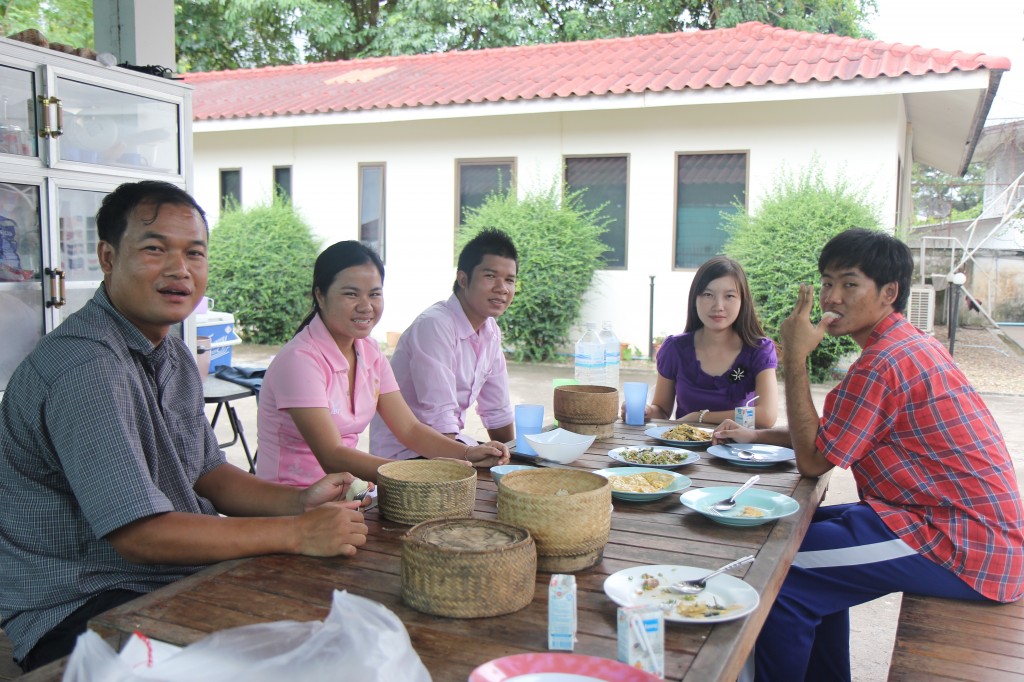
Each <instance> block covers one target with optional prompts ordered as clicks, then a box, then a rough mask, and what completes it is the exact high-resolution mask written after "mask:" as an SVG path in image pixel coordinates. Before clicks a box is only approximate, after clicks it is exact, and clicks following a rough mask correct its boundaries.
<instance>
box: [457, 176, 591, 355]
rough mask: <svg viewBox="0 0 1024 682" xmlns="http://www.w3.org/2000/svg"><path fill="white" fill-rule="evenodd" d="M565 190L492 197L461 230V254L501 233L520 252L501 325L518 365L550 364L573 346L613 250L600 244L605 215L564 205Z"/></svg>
mask: <svg viewBox="0 0 1024 682" xmlns="http://www.w3.org/2000/svg"><path fill="white" fill-rule="evenodd" d="M558 189H559V188H558V185H557V184H555V185H553V186H552V187H551V188H550V189H547V190H542V191H539V192H535V193H532V194H528V195H527V196H525V197H523V198H522V199H517V198H516V196H515V193H514V191H512V192H508V193H506V194H492V195H491V196H489V197H488V198H487V200H486V201H485V202H484V204H483V205H482V206H480V208H478V209H470V210H468V211H467V212H466V220H465V224H464V225H463V226H462V228H461V229H460V230H459V234H458V239H457V242H458V243H457V245H456V246H457V250H461V249H462V246H463V245H464V244H465V243H466V242H467V241H469V240H470V239H471V238H472V237H473V236H474V235H475V234H477V233H478V232H480V231H481V230H483V229H486V228H497V229H499V230H502V231H504V232H505V233H506V234H508V236H509V237H511V238H512V241H513V242H514V243H515V245H516V250H517V251H518V252H519V276H518V282H517V284H516V297H515V300H513V301H512V305H511V306H509V309H508V310H507V311H506V312H505V314H504V315H502V316H501V317H500V318H498V324H499V325H500V327H501V331H502V336H503V339H504V342H505V344H506V346H507V347H508V348H509V350H510V356H511V357H512V358H513V359H514V360H533V361H543V360H548V359H550V358H553V357H554V356H555V354H556V352H557V351H558V349H559V348H560V347H563V346H564V345H565V343H566V341H567V336H568V334H569V328H570V327H571V326H572V325H573V323H574V322H576V320H577V318H578V317H579V314H580V308H581V306H582V304H583V295H584V294H585V293H586V291H587V289H588V288H589V287H590V283H591V280H593V278H594V272H595V271H596V270H597V269H598V268H599V267H601V266H602V264H603V262H602V260H601V254H602V253H604V252H605V251H606V250H607V247H606V246H605V245H604V243H603V242H602V241H601V239H600V237H601V234H602V233H603V232H604V231H605V228H604V225H605V221H604V220H603V219H602V218H600V217H599V210H600V209H597V210H594V211H588V210H586V209H584V208H582V206H581V205H580V202H579V194H568V195H567V196H566V198H565V199H564V200H561V199H560V198H559V191H558Z"/></svg>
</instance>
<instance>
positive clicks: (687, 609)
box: [604, 565, 760, 623]
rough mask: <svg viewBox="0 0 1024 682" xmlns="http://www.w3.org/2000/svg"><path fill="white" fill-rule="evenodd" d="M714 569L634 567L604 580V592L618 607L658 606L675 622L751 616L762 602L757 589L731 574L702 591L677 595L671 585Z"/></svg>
mask: <svg viewBox="0 0 1024 682" xmlns="http://www.w3.org/2000/svg"><path fill="white" fill-rule="evenodd" d="M712 570H713V569H710V568H697V567H695V566H671V565H660V566H633V567H632V568H624V569H623V570H621V571H618V572H617V573H612V574H611V575H610V576H608V577H607V578H605V581H604V593H605V594H606V595H608V598H609V599H611V600H612V601H613V602H615V603H616V604H618V605H619V606H638V605H657V606H660V607H661V609H662V611H664V613H665V620H667V621H673V622H676V623H721V622H724V621H729V620H736V619H738V618H742V617H743V616H746V615H747V614H749V613H751V612H752V611H753V610H754V609H756V608H757V605H758V603H759V602H760V597H758V594H757V590H755V589H754V588H753V587H751V586H750V585H748V584H747V583H745V582H743V581H742V580H740V579H739V578H736V577H734V576H731V575H727V574H724V573H723V574H721V575H716V576H715V577H714V578H712V579H711V580H709V581H708V584H707V587H706V588H705V589H704V591H703V592H698V593H697V594H678V593H676V592H673V591H672V590H670V589H669V585H671V584H672V583H674V582H678V581H680V580H689V579H691V578H700V577H703V576H705V575H707V574H708V573H710V572H711V571H712Z"/></svg>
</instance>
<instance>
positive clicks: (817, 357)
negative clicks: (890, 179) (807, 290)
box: [724, 163, 878, 382]
mask: <svg viewBox="0 0 1024 682" xmlns="http://www.w3.org/2000/svg"><path fill="white" fill-rule="evenodd" d="M724 217H725V221H726V222H725V229H726V231H727V232H729V235H730V236H729V240H728V241H727V242H726V245H725V252H726V253H727V254H728V255H729V256H730V257H732V258H734V259H736V260H737V261H739V262H740V264H741V265H743V269H744V270H746V273H747V279H748V280H749V281H750V292H751V297H752V298H753V300H754V305H755V306H756V307H757V311H758V315H759V317H760V319H761V323H762V324H763V325H764V330H765V332H766V333H767V334H768V335H769V336H770V337H772V338H773V339H775V340H776V341H778V340H779V326H780V325H781V324H782V321H783V320H784V319H785V318H786V317H787V316H788V315H789V314H790V313H791V312H792V310H793V306H794V305H795V304H796V299H797V294H798V293H799V290H800V283H801V282H808V283H811V284H814V291H815V294H818V293H819V291H820V280H821V276H820V274H819V273H818V255H819V253H820V252H821V249H822V247H823V246H824V245H825V242H827V241H828V240H829V239H830V238H832V237H834V236H835V235H836V234H838V233H840V232H842V231H843V230H845V229H848V228H851V227H865V228H874V229H877V228H878V217H877V213H876V210H875V208H874V207H873V206H872V205H871V204H870V203H869V202H868V201H867V200H866V199H865V197H864V193H863V192H860V191H855V190H853V189H852V188H851V187H850V186H849V184H848V183H847V181H846V180H844V179H839V180H838V181H836V182H835V183H833V184H829V183H828V182H826V181H825V179H824V177H823V175H822V171H821V168H820V167H819V166H818V164H817V163H813V164H812V165H811V166H810V167H809V168H807V169H806V170H804V171H803V172H802V173H800V175H799V177H796V178H794V177H792V176H791V175H789V174H782V175H780V176H779V178H778V179H776V182H775V186H774V187H773V188H772V190H771V191H770V192H769V194H768V196H767V197H766V198H765V199H764V201H763V202H762V203H761V206H760V208H758V210H757V212H756V213H754V214H750V215H748V214H747V213H746V212H745V211H739V212H737V213H734V214H731V215H727V216H724ZM820 315H821V308H820V305H819V304H818V302H817V296H815V303H814V312H813V313H812V315H811V319H812V320H815V321H817V319H818V318H819V317H820ZM857 350H858V348H857V344H856V343H854V342H853V340H852V339H850V338H849V337H846V336H844V337H840V338H834V337H831V336H825V339H824V340H823V341H822V342H821V345H819V346H818V347H817V348H816V349H815V350H814V351H813V352H812V353H811V356H810V358H809V362H810V376H811V381H815V382H824V381H827V380H829V379H830V378H831V377H830V373H831V370H832V368H833V367H834V366H835V365H836V362H837V360H839V358H840V357H842V356H843V355H846V354H847V353H850V352H856V351H857ZM783 370H785V368H783Z"/></svg>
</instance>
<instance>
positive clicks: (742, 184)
mask: <svg viewBox="0 0 1024 682" xmlns="http://www.w3.org/2000/svg"><path fill="white" fill-rule="evenodd" d="M747 158H748V154H747V152H728V153H718V154H706V153H701V154H678V155H677V156H676V225H675V257H674V259H673V266H674V267H676V268H698V267H700V266H701V264H702V263H704V261H706V260H708V259H709V258H711V257H712V256H716V255H718V254H720V253H722V248H723V247H724V246H725V241H726V238H727V237H728V234H726V232H725V230H723V229H722V226H723V225H724V224H725V219H724V217H723V216H725V215H728V214H731V213H735V212H736V211H744V210H746V206H747V166H748V164H747Z"/></svg>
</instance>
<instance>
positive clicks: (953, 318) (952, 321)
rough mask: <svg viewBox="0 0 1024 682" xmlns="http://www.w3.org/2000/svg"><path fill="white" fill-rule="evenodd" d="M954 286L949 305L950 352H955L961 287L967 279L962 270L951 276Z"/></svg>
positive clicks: (950, 279) (951, 282)
mask: <svg viewBox="0 0 1024 682" xmlns="http://www.w3.org/2000/svg"><path fill="white" fill-rule="evenodd" d="M949 281H950V284H951V285H952V287H953V296H952V297H951V298H952V300H951V301H950V307H949V354H950V355H952V354H953V347H954V346H955V345H956V327H957V324H958V322H959V318H960V289H961V288H962V287H963V285H964V283H965V282H966V281H967V276H966V275H965V274H964V273H962V272H954V273H953V274H952V275H950V278H949Z"/></svg>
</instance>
